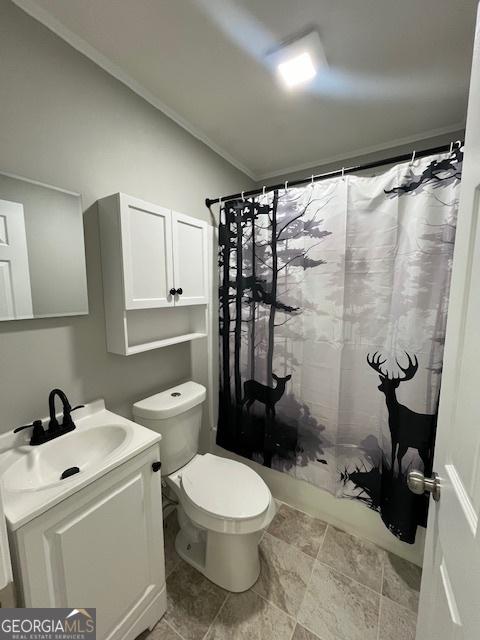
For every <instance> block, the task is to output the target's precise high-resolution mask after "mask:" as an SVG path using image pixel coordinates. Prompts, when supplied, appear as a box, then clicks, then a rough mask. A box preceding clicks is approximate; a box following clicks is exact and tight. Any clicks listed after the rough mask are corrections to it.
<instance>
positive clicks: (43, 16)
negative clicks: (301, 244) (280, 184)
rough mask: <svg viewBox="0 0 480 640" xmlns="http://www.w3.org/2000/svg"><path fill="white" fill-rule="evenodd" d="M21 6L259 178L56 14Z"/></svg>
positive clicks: (30, 3) (26, 2) (28, 1)
mask: <svg viewBox="0 0 480 640" xmlns="http://www.w3.org/2000/svg"><path fill="white" fill-rule="evenodd" d="M12 2H13V3H14V4H16V5H17V6H18V7H19V8H20V9H22V10H23V11H25V13H28V15H30V16H31V17H32V18H34V19H35V20H37V21H38V22H40V23H41V24H43V25H44V26H45V27H47V29H50V31H53V33H55V35H57V36H58V37H59V38H62V40H65V42H67V43H68V44H69V45H70V46H71V47H73V48H74V49H76V50H77V51H79V52H80V53H82V54H83V55H84V56H86V57H87V58H89V59H90V60H92V62H94V63H95V64H96V65H98V66H99V67H101V68H102V69H103V70H104V71H106V72H107V73H108V74H110V75H111V76H113V77H114V78H116V79H117V80H119V81H120V82H121V83H122V84H124V85H126V86H127V87H128V88H129V89H131V90H132V91H133V92H134V93H136V94H137V95H139V96H140V97H141V98H143V99H144V100H146V101H147V102H149V103H150V104H151V105H153V106H154V107H155V108H156V109H158V110H159V111H161V112H162V113H163V114H164V115H166V116H167V117H168V118H170V120H173V121H174V122H175V124H177V125H178V126H180V127H182V129H185V131H187V132H188V133H189V134H190V135H192V136H193V137H194V138H196V139H197V140H199V141H200V142H203V144H205V145H206V146H207V147H209V148H210V149H211V150H212V151H214V152H215V153H216V154H218V155H219V156H221V157H222V158H223V159H224V160H226V161H227V162H228V163H229V164H231V165H233V166H234V167H235V168H236V169H238V170H239V171H241V172H242V173H244V174H246V175H247V176H248V177H249V178H250V179H251V180H256V176H255V175H254V174H253V173H252V171H251V170H250V169H249V168H248V167H246V166H245V165H244V164H243V163H241V162H240V161H238V160H237V159H236V158H234V157H233V156H231V155H230V154H229V153H228V151H225V150H224V149H222V148H221V147H219V146H218V145H217V144H216V143H215V142H212V140H210V139H209V138H208V137H207V136H206V135H205V134H204V133H202V132H201V131H200V130H198V129H196V128H195V127H193V126H192V125H191V124H190V123H189V122H187V121H186V120H185V119H184V118H182V116H180V115H179V114H178V113H177V112H176V111H174V110H173V109H171V108H170V107H168V106H167V105H166V104H165V103H164V102H162V101H161V100H160V99H159V98H157V97H156V96H155V95H154V94H153V93H151V92H150V91H149V90H148V89H146V88H145V87H144V86H143V85H142V84H140V83H139V82H137V81H136V80H134V79H133V78H132V77H131V76H130V75H129V74H128V73H125V72H124V71H123V70H122V69H121V68H120V67H119V66H118V65H117V64H115V62H113V61H112V60H110V58H108V57H107V56H105V55H103V53H100V51H98V49H96V48H95V47H92V45H90V44H89V43H88V42H87V41H86V40H84V39H83V38H81V37H80V36H78V35H76V34H75V33H73V31H70V29H68V28H67V27H65V25H63V24H62V23H61V22H60V21H59V20H57V19H56V18H55V17H53V16H52V15H51V14H50V13H49V12H48V11H45V9H43V8H42V7H40V6H39V5H37V4H36V3H35V1H34V0H12Z"/></svg>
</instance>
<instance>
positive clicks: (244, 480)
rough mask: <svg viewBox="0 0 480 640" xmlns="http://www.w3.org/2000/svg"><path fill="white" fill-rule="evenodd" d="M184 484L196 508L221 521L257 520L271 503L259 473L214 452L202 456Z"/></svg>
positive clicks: (184, 475) (187, 471)
mask: <svg viewBox="0 0 480 640" xmlns="http://www.w3.org/2000/svg"><path fill="white" fill-rule="evenodd" d="M181 483H182V488H183V491H184V492H185V495H186V496H187V498H188V499H189V500H191V502H192V503H193V504H194V505H195V506H196V507H199V508H200V509H203V510H204V511H207V512H208V513H209V514H211V515H213V516H216V517H219V518H228V519H235V520H244V519H248V518H255V517H257V516H259V515H261V514H262V513H263V512H264V511H266V510H267V509H268V506H269V504H270V498H271V494H270V490H269V488H268V487H267V485H266V484H265V482H264V481H263V480H262V479H261V478H260V476H259V475H258V473H255V471H253V470H252V469H250V468H249V467H247V466H246V465H245V464H242V463H241V462H235V461H234V460H227V459H226V458H220V457H219V456H214V455H212V454H210V453H207V454H205V455H203V456H198V458H196V459H195V461H194V464H190V465H189V466H188V469H185V471H184V472H183V473H182V474H181Z"/></svg>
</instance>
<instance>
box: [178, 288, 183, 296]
mask: <svg viewBox="0 0 480 640" xmlns="http://www.w3.org/2000/svg"><path fill="white" fill-rule="evenodd" d="M177 293H178V295H179V296H181V295H182V293H183V289H182V288H180V289H177Z"/></svg>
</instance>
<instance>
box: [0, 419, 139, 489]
mask: <svg viewBox="0 0 480 640" xmlns="http://www.w3.org/2000/svg"><path fill="white" fill-rule="evenodd" d="M127 435H128V432H127V429H126V428H125V427H124V426H122V425H105V426H103V427H101V428H91V429H84V430H75V431H71V432H70V433H67V434H65V435H63V436H59V437H58V438H56V439H55V440H50V442H47V443H45V444H42V445H38V446H36V447H28V448H27V447H25V453H24V455H22V457H20V459H19V460H17V461H16V462H15V463H14V464H12V465H11V466H10V467H9V468H8V469H7V470H6V472H5V473H4V474H3V486H4V489H5V490H6V491H9V492H12V493H18V492H25V491H41V490H43V489H45V488H47V487H52V486H55V485H58V484H60V483H62V484H64V483H68V482H71V481H72V480H73V479H74V478H77V479H78V476H79V474H82V473H86V472H87V473H88V472H89V471H91V470H93V469H94V468H96V467H99V466H101V465H102V464H103V463H104V462H105V461H107V460H108V459H109V458H110V457H111V456H112V454H114V453H116V452H118V451H119V449H120V448H121V447H122V446H123V445H124V444H125V441H126V439H127ZM71 467H78V468H79V470H80V471H79V472H78V473H76V474H74V475H71V476H70V477H67V478H64V479H62V477H61V476H62V474H63V473H64V472H65V471H66V470H67V469H70V468H71Z"/></svg>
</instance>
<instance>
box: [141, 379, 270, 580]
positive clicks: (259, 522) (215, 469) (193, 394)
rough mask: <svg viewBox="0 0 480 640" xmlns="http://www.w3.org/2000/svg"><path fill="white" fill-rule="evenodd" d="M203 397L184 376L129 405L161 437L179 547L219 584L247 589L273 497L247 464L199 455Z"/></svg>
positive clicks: (202, 389)
mask: <svg viewBox="0 0 480 640" xmlns="http://www.w3.org/2000/svg"><path fill="white" fill-rule="evenodd" d="M205 398H206V389H205V387H203V386H202V385H200V384H197V383H196V382H192V381H189V382H185V383H183V384H179V385H177V386H176V387H173V388H171V389H167V390H166V391H162V392H161V393H157V394H155V395H153V396H150V397H149V398H145V399H144V400H141V401H139V402H137V403H135V404H134V405H133V415H134V419H135V421H136V422H138V423H139V424H142V425H143V426H145V427H148V428H150V429H153V430H154V431H156V432H158V433H161V435H162V441H161V443H160V450H161V462H162V467H161V469H162V476H163V480H164V481H165V482H166V485H167V487H168V488H169V489H170V492H171V493H173V494H174V495H175V498H176V500H177V501H178V506H177V517H178V522H179V525H180V531H179V533H178V534H177V537H176V540H175V548H176V550H177V553H178V554H179V556H180V557H181V558H183V559H184V560H185V562H188V563H189V564H190V565H192V566H193V567H195V568H196V569H198V571H200V572H201V573H203V574H204V575H205V576H206V577H207V578H208V579H209V580H211V581H212V582H214V583H215V584H217V585H219V586H220V587H223V588H224V589H227V590H228V591H234V592H240V591H246V590H247V589H249V588H250V587H251V586H252V585H253V584H254V583H255V582H256V580H257V578H258V576H259V573H260V560H259V552H258V545H259V542H260V538H261V536H262V533H263V531H264V529H265V528H266V527H268V525H269V524H270V522H271V520H272V518H273V516H274V515H275V501H274V500H273V497H272V494H271V493H270V490H269V488H268V487H267V485H266V484H265V482H264V481H263V480H262V478H260V476H259V475H258V473H256V472H255V471H253V470H252V469H250V467H247V465H245V464H242V463H240V462H235V461H234V460H229V459H227V458H221V457H220V456H216V455H212V454H211V453H206V454H204V455H201V454H199V453H198V443H199V435H200V427H201V423H202V405H203V403H204V402H205Z"/></svg>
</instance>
